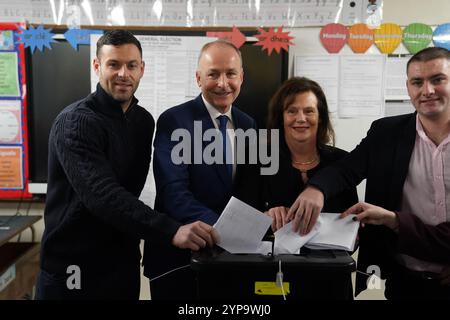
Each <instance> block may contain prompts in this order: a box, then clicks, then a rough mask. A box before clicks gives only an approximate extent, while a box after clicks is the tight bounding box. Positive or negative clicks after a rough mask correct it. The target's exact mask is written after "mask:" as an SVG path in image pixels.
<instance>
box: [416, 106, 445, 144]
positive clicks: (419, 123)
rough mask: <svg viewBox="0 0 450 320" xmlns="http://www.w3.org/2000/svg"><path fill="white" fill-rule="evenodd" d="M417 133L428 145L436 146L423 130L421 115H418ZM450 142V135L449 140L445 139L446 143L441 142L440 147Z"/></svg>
mask: <svg viewBox="0 0 450 320" xmlns="http://www.w3.org/2000/svg"><path fill="white" fill-rule="evenodd" d="M416 131H417V134H418V135H419V137H420V139H422V140H423V141H425V142H427V143H431V144H432V145H433V146H434V142H433V141H431V139H430V138H428V136H427V134H426V132H425V130H424V129H423V126H422V123H421V122H420V119H419V114H417V115H416ZM449 142H450V134H449V135H448V136H447V138H445V139H444V141H442V142H441V144H440V145H445V144H448V143H449Z"/></svg>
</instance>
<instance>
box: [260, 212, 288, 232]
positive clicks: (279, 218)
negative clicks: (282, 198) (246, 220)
mask: <svg viewBox="0 0 450 320" xmlns="http://www.w3.org/2000/svg"><path fill="white" fill-rule="evenodd" d="M288 210H289V208H286V207H274V208H270V209H269V211H266V212H265V214H267V215H268V216H269V217H271V218H272V219H273V222H272V230H273V232H275V231H277V230H278V229H280V228H281V227H282V226H284V225H285V224H286V223H288V222H289V221H290V219H288Z"/></svg>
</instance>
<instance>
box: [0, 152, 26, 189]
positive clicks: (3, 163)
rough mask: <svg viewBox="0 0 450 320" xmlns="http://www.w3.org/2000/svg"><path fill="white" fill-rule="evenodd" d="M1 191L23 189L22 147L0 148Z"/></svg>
mask: <svg viewBox="0 0 450 320" xmlns="http://www.w3.org/2000/svg"><path fill="white" fill-rule="evenodd" d="M0 189H23V165H22V147H0Z"/></svg>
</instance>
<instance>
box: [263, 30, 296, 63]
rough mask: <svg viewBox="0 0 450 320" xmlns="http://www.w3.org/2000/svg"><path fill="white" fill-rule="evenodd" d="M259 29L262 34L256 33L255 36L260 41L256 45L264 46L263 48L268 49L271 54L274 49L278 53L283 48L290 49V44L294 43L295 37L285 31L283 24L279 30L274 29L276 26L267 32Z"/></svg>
mask: <svg viewBox="0 0 450 320" xmlns="http://www.w3.org/2000/svg"><path fill="white" fill-rule="evenodd" d="M258 31H259V32H260V34H257V35H255V37H256V38H257V39H258V40H259V41H258V42H257V43H255V46H262V49H261V50H264V49H267V51H268V54H269V56H270V55H271V54H272V51H273V50H274V49H275V51H276V52H277V53H280V51H281V49H284V50H285V51H289V46H290V45H293V44H294V43H293V42H291V39H294V37H290V36H289V32H283V27H282V26H281V27H279V28H278V30H277V31H274V28H269V31H267V32H266V31H264V30H263V29H261V28H258Z"/></svg>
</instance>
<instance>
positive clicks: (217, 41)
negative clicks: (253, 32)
mask: <svg viewBox="0 0 450 320" xmlns="http://www.w3.org/2000/svg"><path fill="white" fill-rule="evenodd" d="M215 45H222V46H225V47H230V48H232V49H233V50H234V51H236V53H237V55H238V56H239V59H240V60H241V67H242V66H243V64H242V62H243V61H242V54H241V51H240V50H239V49H238V48H237V47H236V46H235V45H234V44H233V43H231V42H229V41H227V40H224V39H218V40H215V41H211V42H208V43H206V44H205V45H204V46H203V47H202V49H201V50H200V54H199V55H198V60H197V64H198V63H200V59H201V57H202V56H203V54H204V53H205V51H206V50H208V49H209V48H210V47H212V46H215Z"/></svg>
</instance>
